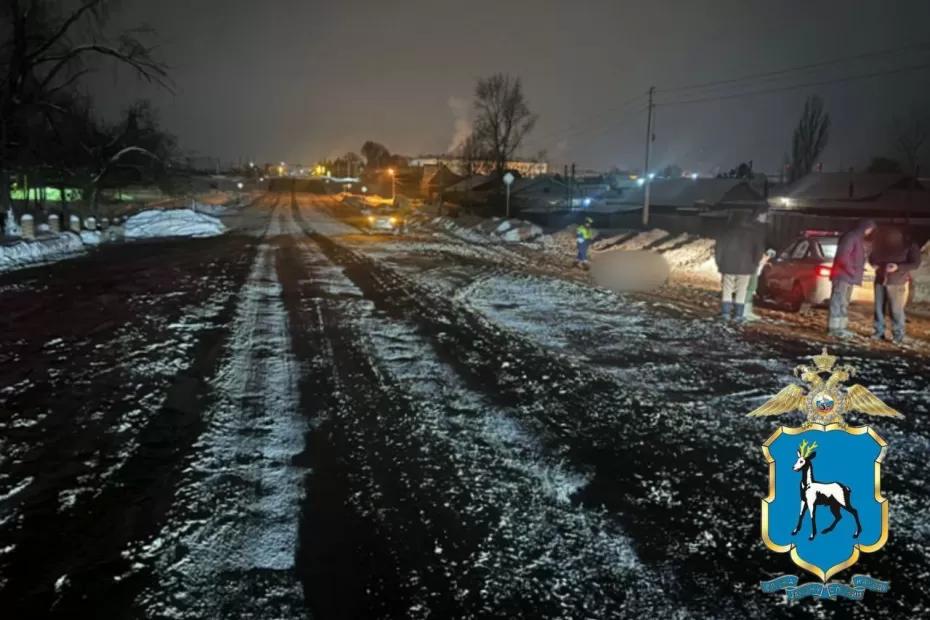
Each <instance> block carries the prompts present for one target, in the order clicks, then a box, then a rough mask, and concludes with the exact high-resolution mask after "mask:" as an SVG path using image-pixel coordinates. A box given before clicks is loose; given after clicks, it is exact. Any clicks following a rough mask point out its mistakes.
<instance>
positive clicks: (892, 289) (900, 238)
mask: <svg viewBox="0 0 930 620" xmlns="http://www.w3.org/2000/svg"><path fill="white" fill-rule="evenodd" d="M869 262H870V263H871V264H872V265H873V266H874V267H875V332H874V333H873V334H872V338H874V339H876V340H884V339H885V302H886V301H887V303H888V309H889V311H890V313H891V322H892V324H891V334H892V338H893V339H894V342H895V344H902V343H903V342H904V326H905V321H906V320H907V317H906V316H905V313H904V307H905V305H906V304H907V285H908V282H909V281H910V278H911V275H910V274H911V271H913V270H915V269H917V268H918V267H920V248H919V247H917V244H916V243H913V242H910V243H908V242H907V241H906V240H905V238H904V234H903V233H902V232H901V230H900V229H898V228H892V229H890V230H888V231H887V232H886V233H885V235H884V236H883V238H882V239H881V240H880V242H878V243H876V244H875V248H874V249H873V250H872V253H871V254H870V255H869Z"/></svg>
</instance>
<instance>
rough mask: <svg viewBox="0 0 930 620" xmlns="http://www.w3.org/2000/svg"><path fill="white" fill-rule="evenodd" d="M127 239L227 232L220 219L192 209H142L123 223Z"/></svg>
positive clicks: (203, 235)
mask: <svg viewBox="0 0 930 620" xmlns="http://www.w3.org/2000/svg"><path fill="white" fill-rule="evenodd" d="M123 228H124V235H125V237H126V238H127V239H151V238H156V237H215V236H217V235H221V234H223V233H225V232H226V226H225V224H223V222H221V221H220V220H219V219H217V218H215V217H213V216H211V215H206V214H203V213H197V212H196V211H192V210H191V209H171V210H167V211H161V210H157V209H150V210H147V211H141V212H139V213H137V214H135V215H133V216H132V217H130V218H129V219H127V220H126V223H125V224H124V225H123Z"/></svg>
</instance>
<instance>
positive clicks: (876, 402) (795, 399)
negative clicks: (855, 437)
mask: <svg viewBox="0 0 930 620" xmlns="http://www.w3.org/2000/svg"><path fill="white" fill-rule="evenodd" d="M813 361H814V366H813V367H811V366H805V365H801V366H797V367H795V369H794V374H795V376H796V377H799V378H800V379H801V381H803V382H804V383H806V384H807V386H808V389H805V388H804V387H802V386H800V385H797V384H791V385H789V386H787V387H786V388H784V389H783V390H782V391H780V392H779V393H778V394H776V395H775V396H774V397H772V399H771V400H769V401H768V402H766V403H765V404H763V405H762V406H760V407H758V408H756V409H755V410H753V411H751V412H749V414H748V415H750V416H753V417H761V416H770V415H781V414H783V413H791V412H792V411H796V410H797V411H800V412H802V413H805V414H807V425H810V424H824V425H826V424H845V422H844V421H843V416H844V415H845V414H847V413H852V412H860V413H866V414H868V415H874V416H884V417H891V418H903V417H904V416H903V415H901V414H900V413H899V412H898V411H896V410H894V409H892V408H891V407H889V406H888V405H886V404H885V403H883V402H882V401H881V399H879V398H878V397H877V396H876V395H875V394H873V393H872V392H870V391H869V390H868V389H867V388H866V387H865V386H863V385H859V384H858V383H857V384H855V385H851V386H849V388H848V389H846V391H845V392H843V391H842V389H841V388H842V387H843V383H845V382H846V381H849V379H850V378H851V377H852V376H854V375H855V372H856V371H855V369H854V368H853V367H852V366H836V368H835V369H834V365H835V364H836V357H835V356H833V355H830V354H828V353H827V349H826V347H824V349H823V353H821V354H820V355H815V356H813ZM827 373H829V374H830V376H829V378H827V379H826V380H824V378H823V376H822V375H825V374H827Z"/></svg>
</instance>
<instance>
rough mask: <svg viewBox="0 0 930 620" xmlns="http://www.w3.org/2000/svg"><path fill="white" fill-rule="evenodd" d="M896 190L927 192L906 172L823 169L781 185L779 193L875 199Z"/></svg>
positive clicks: (805, 197) (795, 197) (799, 196)
mask: <svg viewBox="0 0 930 620" xmlns="http://www.w3.org/2000/svg"><path fill="white" fill-rule="evenodd" d="M896 189H913V190H919V191H925V188H924V186H922V185H920V183H919V182H916V181H915V179H914V178H913V177H911V176H908V175H906V174H871V173H865V172H863V173H850V172H823V173H812V174H809V175H807V176H805V177H804V178H801V179H798V180H797V181H795V182H794V183H792V184H790V185H788V186H786V187H784V188H782V189H781V191H779V192H778V196H779V197H781V198H790V199H792V200H797V201H799V202H803V201H824V200H842V201H849V200H876V199H877V198H879V197H880V196H882V195H883V194H887V193H888V192H889V191H890V190H896Z"/></svg>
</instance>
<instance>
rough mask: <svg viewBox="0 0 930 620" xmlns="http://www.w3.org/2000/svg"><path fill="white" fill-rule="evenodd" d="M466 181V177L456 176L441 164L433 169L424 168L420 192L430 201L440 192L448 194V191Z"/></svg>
mask: <svg viewBox="0 0 930 620" xmlns="http://www.w3.org/2000/svg"><path fill="white" fill-rule="evenodd" d="M464 179H465V177H463V176H460V175H458V174H455V173H454V172H452V171H451V170H449V169H448V168H447V167H446V166H444V165H441V164H440V165H439V166H436V167H434V168H432V169H431V168H430V167H424V168H423V178H422V180H421V183H420V190H421V192H422V194H423V195H424V196H426V198H427V199H428V200H432V199H433V198H434V197H436V196H437V195H438V194H439V193H440V192H443V193H446V191H447V190H449V189H450V188H451V187H453V186H454V185H455V184H457V183H459V182H461V181H463V180H464Z"/></svg>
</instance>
